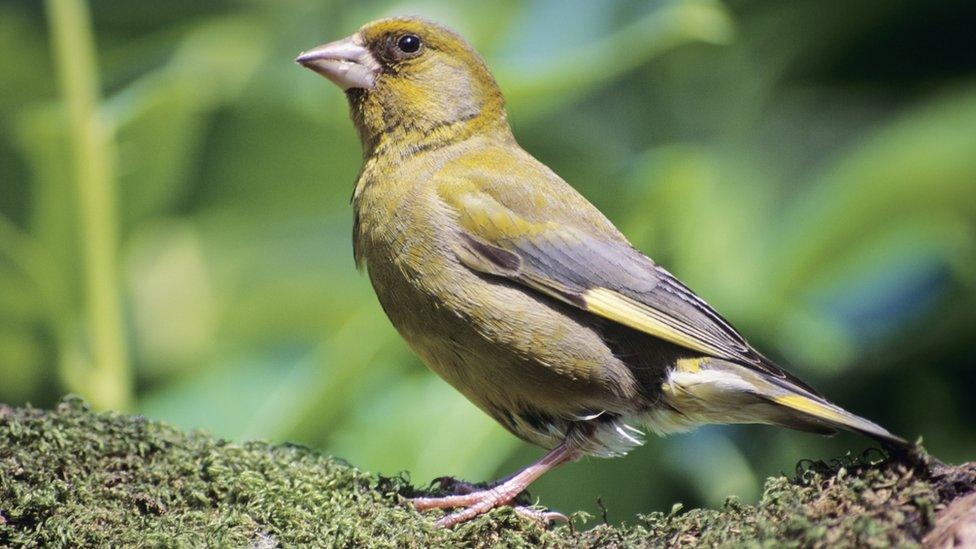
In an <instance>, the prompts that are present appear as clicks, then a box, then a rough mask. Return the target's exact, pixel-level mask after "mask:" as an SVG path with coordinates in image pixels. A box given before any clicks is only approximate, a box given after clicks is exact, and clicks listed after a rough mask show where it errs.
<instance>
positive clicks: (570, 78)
mask: <svg viewBox="0 0 976 549" xmlns="http://www.w3.org/2000/svg"><path fill="white" fill-rule="evenodd" d="M543 5H545V6H546V7H547V8H548V9H547V13H544V14H533V15H534V17H532V18H531V19H530V20H527V23H526V24H525V25H524V26H523V33H524V34H523V35H521V36H516V37H512V39H511V40H509V43H511V44H519V46H520V47H519V49H518V50H517V51H516V52H514V53H511V54H509V55H508V56H505V57H504V58H503V59H500V60H499V61H498V62H497V63H494V64H493V65H494V68H495V74H496V77H497V79H498V81H499V83H500V84H501V86H502V88H503V89H504V90H505V92H506V97H507V98H508V102H509V105H510V107H509V108H510V109H511V110H512V112H513V113H514V116H520V117H523V118H524V117H526V116H529V115H531V116H540V115H543V114H546V113H549V112H551V111H553V110H555V109H557V108H559V107H562V106H564V105H565V104H566V103H569V102H571V101H573V100H574V99H577V98H578V97H580V96H582V95H584V94H586V93H589V92H590V91H592V90H594V89H596V88H598V87H601V86H606V85H608V84H610V83H612V82H613V80H614V78H615V77H618V76H620V75H621V74H623V73H624V72H626V71H628V70H632V69H634V68H636V67H638V66H640V65H641V64H642V63H645V62H646V61H647V60H649V59H651V58H653V57H655V56H657V55H660V54H662V53H663V52H665V51H667V50H669V49H671V48H674V47H676V46H678V45H681V44H685V43H689V42H697V41H705V42H710V43H716V44H721V43H725V42H727V41H729V40H730V39H731V36H732V21H731V19H730V17H729V15H728V12H727V11H726V10H725V8H724V7H723V6H722V5H721V4H720V3H718V2H714V1H711V0H689V1H684V2H663V3H659V4H656V5H654V7H653V8H651V9H648V10H647V12H646V13H643V14H640V15H638V16H636V17H634V18H633V19H632V20H630V21H627V22H625V23H624V24H623V25H622V26H620V27H619V28H615V29H609V28H603V29H599V30H597V31H596V32H595V34H597V39H596V40H593V41H588V42H583V43H579V42H578V41H576V40H573V41H572V42H571V43H570V44H571V45H570V46H568V47H567V41H566V37H567V35H566V33H564V32H558V33H554V34H555V36H553V37H552V38H553V47H551V48H539V47H528V46H532V45H533V44H534V43H535V36H538V33H539V27H538V22H539V21H548V24H549V25H552V27H551V28H555V29H561V26H560V25H559V24H558V22H559V21H560V20H561V19H563V18H564V17H566V16H567V15H568V16H572V15H573V14H574V13H580V11H579V10H573V9H566V6H565V5H564V3H562V2H548V3H546V4H543ZM585 5H590V6H596V5H597V4H596V3H589V2H582V3H580V7H584V6H585ZM529 21H531V22H529ZM586 22H587V26H590V25H591V24H599V22H600V20H599V19H593V18H587V19H586ZM603 22H604V23H609V21H606V20H604V21H603ZM513 49H514V48H512V47H509V50H510V51H511V50H513Z"/></svg>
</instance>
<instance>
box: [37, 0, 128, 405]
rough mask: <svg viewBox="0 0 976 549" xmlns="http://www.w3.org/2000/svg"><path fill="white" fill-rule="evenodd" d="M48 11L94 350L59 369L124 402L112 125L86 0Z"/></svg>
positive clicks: (70, 0) (99, 398)
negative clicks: (83, 360) (104, 108)
mask: <svg viewBox="0 0 976 549" xmlns="http://www.w3.org/2000/svg"><path fill="white" fill-rule="evenodd" d="M47 17H48V22H49V25H50V37H51V44H52V50H53V54H54V66H55V68H56V71H57V79H58V84H59V86H60V90H61V96H62V98H63V101H64V105H65V109H66V114H67V117H68V124H69V132H70V134H69V135H70V144H71V147H72V154H73V157H74V181H75V189H76V193H77V196H76V197H75V201H74V202H75V204H77V207H78V219H79V223H80V226H79V233H78V244H79V246H80V251H81V261H82V264H81V267H82V270H83V279H84V291H85V299H84V303H85V307H86V311H85V320H86V328H87V329H86V330H85V332H84V333H85V334H86V335H87V336H88V337H87V340H88V346H89V349H90V356H91V370H90V371H88V372H87V373H86V374H84V375H80V376H79V375H77V374H78V372H62V377H64V378H65V379H68V380H77V381H76V383H77V382H79V381H80V385H81V386H78V387H75V388H73V389H75V390H78V391H79V392H82V393H83V394H84V395H85V396H86V397H87V398H89V399H91V401H92V403H93V404H94V405H95V406H97V407H99V408H113V409H125V408H127V407H128V406H129V404H130V402H131V398H132V381H131V377H132V376H131V373H130V371H129V367H128V360H127V350H126V343H125V334H124V330H123V325H122V303H121V296H120V294H119V276H118V258H117V248H118V240H119V238H118V216H117V212H116V207H117V203H116V199H117V196H116V188H115V174H114V169H113V168H114V166H113V163H114V144H113V135H112V133H113V132H112V130H111V129H110V127H109V126H108V125H107V124H106V123H105V120H104V119H103V118H102V117H101V116H100V114H99V110H98V100H99V83H98V72H97V67H96V63H95V38H94V34H93V32H92V26H91V17H90V13H89V9H88V5H87V4H86V3H85V1H84V0H48V1H47ZM62 352H67V350H65V349H62ZM78 364H79V363H78V362H77V361H68V360H62V365H63V366H62V368H78V367H79V366H78Z"/></svg>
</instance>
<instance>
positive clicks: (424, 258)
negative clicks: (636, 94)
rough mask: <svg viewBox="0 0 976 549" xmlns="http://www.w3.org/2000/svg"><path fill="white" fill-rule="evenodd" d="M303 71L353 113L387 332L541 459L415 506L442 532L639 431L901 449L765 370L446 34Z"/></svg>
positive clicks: (363, 223) (370, 32)
mask: <svg viewBox="0 0 976 549" xmlns="http://www.w3.org/2000/svg"><path fill="white" fill-rule="evenodd" d="M297 62H298V63H300V64H301V65H303V66H305V67H307V68H309V69H311V70H313V71H315V72H317V73H319V74H321V75H323V76H325V77H326V78H328V79H329V80H331V81H332V82H333V83H335V84H336V85H338V86H339V87H341V88H342V89H343V90H345V92H346V95H347V97H348V100H349V105H350V110H351V113H352V119H353V121H354V123H355V125H356V128H357V129H358V130H359V135H360V138H361V140H362V145H363V159H364V160H363V166H362V170H361V171H360V175H359V179H358V181H357V182H356V187H355V192H354V194H353V199H352V203H353V208H354V211H355V221H354V227H353V239H354V251H355V258H356V262H357V265H358V266H359V267H360V268H362V267H363V266H364V265H365V266H366V267H367V269H368V273H369V279H370V281H371V282H372V285H373V288H374V289H375V291H376V295H377V297H378V298H379V301H380V304H381V305H382V307H383V310H384V311H386V314H387V316H389V318H390V321H391V322H392V323H393V325H394V326H395V327H396V329H397V330H398V331H399V333H400V334H401V335H402V336H403V338H404V339H405V340H406V341H407V343H408V344H409V345H410V347H411V348H412V349H413V350H414V351H415V352H416V353H417V354H418V355H419V356H420V357H421V358H422V359H423V361H424V362H425V363H426V364H427V366H429V367H430V369H431V370H433V371H434V372H436V373H437V374H438V375H440V376H441V377H442V378H444V380H446V381H447V382H448V383H450V384H451V385H452V386H453V387H454V388H455V389H457V390H458V391H460V392H461V393H462V394H463V395H464V396H465V397H467V398H468V399H469V400H470V401H471V402H473V403H474V404H475V405H477V406H478V407H479V408H481V409H482V410H483V411H484V412H485V413H487V414H488V415H490V416H491V417H492V418H494V419H495V420H496V421H498V422H499V423H500V424H501V425H503V426H504V427H505V428H506V429H508V430H509V431H510V432H511V433H512V434H514V435H515V436H517V437H519V438H521V439H522V440H525V441H528V442H531V443H533V444H537V445H539V446H541V447H543V448H546V449H548V450H549V452H548V453H547V454H546V455H545V456H544V457H542V458H541V459H540V460H539V461H537V462H536V463H534V464H532V465H530V466H528V467H526V468H525V469H523V470H521V471H519V472H517V473H516V474H514V475H512V476H511V477H508V478H507V479H505V480H503V481H501V482H500V483H498V484H496V485H495V486H494V487H492V488H488V489H480V490H478V489H476V490H473V491H472V490H470V489H469V490H465V492H466V493H459V494H457V495H451V496H446V497H439V498H432V497H431V498H417V499H415V500H414V504H415V505H416V507H417V508H418V509H421V510H426V509H433V508H455V509H458V510H457V511H455V512H454V513H453V514H449V515H446V516H444V517H443V518H441V519H440V520H438V521H437V524H438V525H439V526H452V525H454V524H457V523H460V522H463V521H465V520H468V519H471V518H472V517H475V516H478V515H480V514H482V513H485V512H487V511H489V510H491V509H492V508H494V507H497V506H500V505H507V504H510V503H511V502H512V501H513V500H514V499H515V497H516V496H517V495H518V494H519V493H520V492H522V491H523V490H524V489H525V488H526V487H527V486H528V485H529V484H530V483H531V482H532V481H534V480H535V479H537V478H538V477H539V476H541V475H542V474H544V473H545V472H546V471H548V470H550V469H552V468H553V467H556V466H558V465H560V464H562V463H566V462H570V461H573V460H576V459H579V458H580V457H582V456H585V455H595V456H603V457H610V456H616V455H621V454H623V453H625V452H627V451H628V450H630V449H632V448H633V447H635V446H638V445H640V444H641V443H642V433H641V431H640V430H638V429H639V427H647V428H649V429H650V430H652V431H654V432H656V433H659V434H663V433H672V432H676V431H686V430H689V429H692V428H694V427H695V426H697V425H701V424H706V423H765V424H770V425H778V426H781V427H789V428H791V429H799V430H801V431H809V432H812V433H819V434H825V435H826V434H832V433H834V432H836V430H837V429H847V430H850V431H855V432H858V433H862V434H864V435H867V436H870V437H873V438H875V439H877V440H879V441H881V442H882V443H883V444H885V445H887V446H889V447H894V448H905V447H907V443H906V442H905V441H904V440H903V439H901V438H899V437H896V436H894V435H892V434H891V433H889V432H888V431H886V430H885V429H883V428H882V427H880V426H878V425H876V424H874V423H872V422H870V421H868V420H866V419H863V418H861V417H858V416H856V415H854V414H852V413H850V412H847V411H845V410H843V409H841V408H840V407H838V406H836V405H834V404H831V403H830V402H828V401H827V400H826V399H825V398H824V397H822V396H821V395H820V394H819V393H817V392H816V391H815V390H814V389H813V388H811V387H810V386H809V385H807V384H805V383H803V382H802V381H800V380H799V379H797V378H795V377H794V376H792V375H790V374H789V373H787V372H786V371H784V370H783V369H782V368H780V367H778V366H776V365H775V364H773V363H772V362H771V361H769V360H768V359H766V358H765V357H763V356H762V355H761V354H759V353H758V352H757V351H756V350H755V349H753V348H752V347H751V346H750V345H749V344H748V343H747V342H746V340H745V339H744V338H743V337H742V336H741V335H740V334H739V333H738V332H737V331H736V330H735V329H734V328H733V327H732V326H731V325H730V324H729V323H728V322H727V321H726V320H725V319H724V318H722V316H721V315H719V314H718V313H717V312H715V310H714V309H712V308H711V307H710V306H709V305H708V304H707V303H705V301H704V300H702V299H701V298H700V297H698V296H697V295H695V294H694V293H693V292H692V291H691V290H690V289H688V287H687V286H685V285H684V284H682V283H681V282H679V281H678V280H677V279H676V278H675V277H674V276H672V275H671V274H670V273H668V272H667V271H666V270H664V269H663V268H661V267H660V266H658V265H657V264H655V263H654V261H652V260H651V259H650V258H648V257H647V256H645V255H644V254H642V253H641V252H639V251H638V250H636V249H635V248H634V247H633V246H632V245H631V244H630V242H628V241H627V239H626V237H624V235H623V234H621V233H620V231H618V230H617V228H616V227H614V226H613V224H612V223H611V222H610V221H609V220H608V219H607V218H606V217H604V216H603V214H601V213H600V211H599V210H597V209H596V208H595V207H594V206H593V205H592V204H590V203H589V202H588V201H587V200H586V199H585V198H583V196H581V195H580V194H579V193H577V192H576V191H575V190H574V189H573V188H572V187H570V186H569V185H568V184H567V183H566V182H565V181H563V180H562V179H561V178H560V177H559V176H558V175H556V174H555V173H553V171H552V170H550V169H549V168H547V167H546V166H544V165H543V164H542V163H541V162H539V161H538V160H536V159H535V158H533V157H532V156H531V155H530V154H529V153H527V152H525V151H524V150H522V148H521V147H519V145H518V143H517V142H516V141H515V138H514V137H513V136H512V131H511V129H510V128H509V125H508V121H507V119H506V115H505V101H504V99H503V97H502V94H501V91H500V90H499V88H498V85H497V84H496V83H495V80H494V78H492V75H491V73H490V72H489V71H488V67H487V66H486V65H485V62H484V60H483V59H482V58H481V57H480V56H479V55H478V53H477V52H475V51H474V49H473V48H472V47H471V46H470V45H468V44H467V42H465V41H464V39H463V38H461V37H460V36H458V35H457V34H456V33H454V32H452V31H451V30H449V29H447V28H445V27H442V26H440V25H437V24H434V23H431V22H429V21H425V20H422V19H414V18H394V19H384V20H380V21H375V22H372V23H369V24H367V25H365V26H364V27H362V28H361V29H360V30H359V32H357V33H356V34H354V35H352V36H350V37H348V38H345V39H343V40H339V41H336V42H332V43H329V44H325V45H322V46H318V47H316V48H314V49H311V50H309V51H306V52H303V53H302V54H301V55H300V56H299V57H298V59H297ZM517 510H519V511H520V512H522V513H524V514H527V515H530V516H534V517H535V518H537V519H540V520H545V521H548V520H550V519H555V518H564V517H562V516H561V515H559V514H558V513H543V512H539V511H532V510H529V509H525V508H517Z"/></svg>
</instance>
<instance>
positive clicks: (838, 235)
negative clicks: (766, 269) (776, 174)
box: [771, 91, 976, 295]
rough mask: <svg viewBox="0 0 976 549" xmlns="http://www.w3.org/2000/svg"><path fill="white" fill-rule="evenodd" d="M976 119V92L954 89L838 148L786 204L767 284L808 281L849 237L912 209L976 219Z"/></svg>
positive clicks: (785, 286)
mask: <svg viewBox="0 0 976 549" xmlns="http://www.w3.org/2000/svg"><path fill="white" fill-rule="evenodd" d="M974 127H976V92H974V91H965V92H961V93H954V94H952V95H949V96H945V97H940V98H938V99H936V100H932V101H930V102H928V103H927V104H925V105H923V106H921V107H919V108H917V109H916V110H915V111H914V112H911V113H909V114H908V115H905V116H904V117H902V119H900V120H898V121H897V122H895V123H893V124H892V125H891V126H889V127H886V128H883V129H881V130H879V131H878V132H877V133H875V134H874V135H872V136H870V137H869V138H866V139H865V140H864V143H863V144H862V145H861V146H859V147H857V148H855V149H854V150H852V151H850V152H846V153H844V154H843V155H841V157H840V158H839V159H838V160H837V161H836V162H835V163H834V164H833V165H831V166H830V167H828V168H827V169H825V170H824V172H823V173H822V174H821V175H820V176H819V177H818V178H817V182H816V184H814V185H812V186H811V187H810V190H809V191H808V192H806V193H804V194H802V195H801V196H799V197H798V198H797V200H795V202H794V205H793V207H792V208H791V209H790V210H788V211H786V212H784V216H783V218H784V220H786V222H785V223H784V225H783V234H782V236H781V239H780V242H779V250H780V251H779V253H777V254H776V255H777V256H778V257H779V260H778V262H777V263H778V267H777V269H776V270H775V274H774V275H773V276H772V278H771V280H773V283H774V286H773V288H772V289H773V291H774V292H776V293H779V294H781V295H782V294H788V293H792V292H794V291H796V288H799V287H802V286H804V285H807V284H810V283H811V281H813V280H816V279H817V278H818V277H820V276H822V275H821V273H822V271H823V270H824V269H825V268H827V267H828V266H829V265H830V263H831V259H830V258H831V257H838V256H841V255H843V252H842V251H843V250H845V249H847V247H848V246H850V243H851V242H853V241H856V240H858V239H860V238H864V237H865V236H867V235H871V234H874V233H876V232H877V231H880V230H883V229H884V228H886V227H888V226H891V225H896V224H900V223H905V222H906V221H909V220H911V218H913V217H915V216H918V215H921V216H925V217H931V216H932V215H934V214H935V213H936V212H940V215H946V216H952V215H955V216H964V217H965V219H968V220H970V222H971V223H972V222H974V221H976V185H974V184H973V182H974V181H976V155H974V154H973V151H974V150H976V131H974V130H973V128H974Z"/></svg>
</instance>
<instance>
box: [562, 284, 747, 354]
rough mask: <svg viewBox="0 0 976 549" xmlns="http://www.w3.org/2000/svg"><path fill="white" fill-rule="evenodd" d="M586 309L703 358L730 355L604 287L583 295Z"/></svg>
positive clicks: (638, 303) (647, 308)
mask: <svg viewBox="0 0 976 549" xmlns="http://www.w3.org/2000/svg"><path fill="white" fill-rule="evenodd" d="M581 297H582V298H583V302H584V303H585V304H586V308H587V310H589V311H592V312H594V313H596V314H598V315H600V316H602V317H605V318H608V319H610V320H613V321H615V322H619V323H621V324H623V325H624V326H629V327H631V328H633V329H635V330H640V331H642V332H644V333H646V334H650V335H652V336H654V337H657V338H660V339H663V340H665V341H670V342H671V343H674V344H675V345H680V346H682V347H685V348H687V349H693V350H695V351H700V352H702V353H705V354H706V355H711V356H717V357H728V356H729V353H728V352H726V351H724V350H722V349H721V348H720V347H717V346H715V345H711V344H709V343H708V342H707V341H705V338H706V337H707V336H706V337H701V336H699V337H696V335H692V334H688V333H686V332H684V331H681V330H679V329H677V328H675V327H674V326H672V325H670V324H669V323H668V322H667V320H666V319H665V318H663V317H662V315H660V313H658V314H655V313H656V311H654V310H653V309H650V308H649V307H646V306H644V305H642V304H641V303H640V302H638V301H635V300H633V299H630V298H629V297H627V296H624V295H621V294H619V293H617V292H615V291H613V290H608V289H606V288H591V289H589V290H586V291H585V292H583V294H582V296H581Z"/></svg>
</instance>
